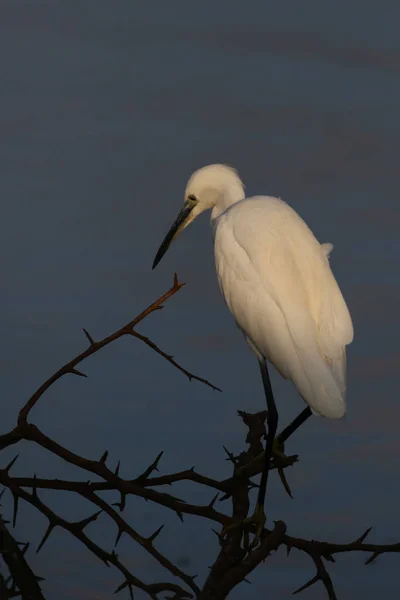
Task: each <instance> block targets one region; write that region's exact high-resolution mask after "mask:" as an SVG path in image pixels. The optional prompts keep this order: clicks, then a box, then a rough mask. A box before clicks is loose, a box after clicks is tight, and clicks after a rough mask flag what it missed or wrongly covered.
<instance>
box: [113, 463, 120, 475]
mask: <svg viewBox="0 0 400 600" xmlns="http://www.w3.org/2000/svg"><path fill="white" fill-rule="evenodd" d="M120 464H121V461H120V460H119V461H118V462H117V466H116V467H115V471H114V474H115V475H117V476H118V474H119V467H120Z"/></svg>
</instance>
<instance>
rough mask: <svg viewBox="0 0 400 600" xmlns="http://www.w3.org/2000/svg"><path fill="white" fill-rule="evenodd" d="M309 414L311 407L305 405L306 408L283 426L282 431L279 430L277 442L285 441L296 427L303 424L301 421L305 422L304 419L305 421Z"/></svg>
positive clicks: (282, 442) (310, 413)
mask: <svg viewBox="0 0 400 600" xmlns="http://www.w3.org/2000/svg"><path fill="white" fill-rule="evenodd" d="M311 416H312V412H311V409H310V407H309V406H307V408H305V409H304V410H302V411H301V413H300V414H299V415H298V416H297V417H296V418H295V419H294V420H293V421H292V422H291V423H290V424H289V425H288V426H287V427H285V429H283V431H281V432H280V434H279V435H278V436H277V438H276V440H277V442H278V443H279V444H281V445H283V444H284V443H285V442H286V440H287V439H288V438H289V437H290V436H291V435H292V433H294V432H295V431H296V429H298V428H299V427H300V425H303V423H305V421H307V419H308V418H309V417H311Z"/></svg>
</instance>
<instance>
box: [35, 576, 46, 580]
mask: <svg viewBox="0 0 400 600" xmlns="http://www.w3.org/2000/svg"><path fill="white" fill-rule="evenodd" d="M35 579H36V581H46V579H45V578H44V577H41V576H40V575H35Z"/></svg>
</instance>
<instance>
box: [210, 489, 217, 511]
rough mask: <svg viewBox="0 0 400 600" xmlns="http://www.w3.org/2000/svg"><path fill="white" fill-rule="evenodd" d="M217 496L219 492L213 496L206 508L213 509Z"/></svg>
mask: <svg viewBox="0 0 400 600" xmlns="http://www.w3.org/2000/svg"><path fill="white" fill-rule="evenodd" d="M218 496H219V492H217V493H216V494H215V496H214V498H213V499H212V500H211V502H210V504H209V505H208V508H213V506H214V504H215V502H216V501H217V498H218Z"/></svg>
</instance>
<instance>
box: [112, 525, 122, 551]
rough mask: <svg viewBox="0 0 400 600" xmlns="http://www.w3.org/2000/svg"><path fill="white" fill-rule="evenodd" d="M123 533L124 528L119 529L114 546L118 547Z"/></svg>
mask: <svg viewBox="0 0 400 600" xmlns="http://www.w3.org/2000/svg"><path fill="white" fill-rule="evenodd" d="M123 533H124V530H123V529H118V533H117V537H116V539H115V542H114V548H116V547H117V544H118V542H119V540H120V539H121V535H122V534H123Z"/></svg>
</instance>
